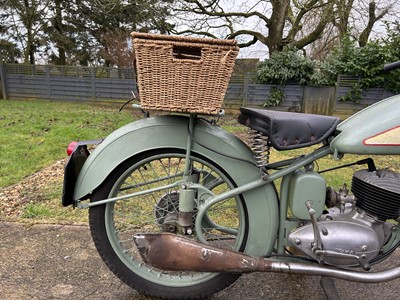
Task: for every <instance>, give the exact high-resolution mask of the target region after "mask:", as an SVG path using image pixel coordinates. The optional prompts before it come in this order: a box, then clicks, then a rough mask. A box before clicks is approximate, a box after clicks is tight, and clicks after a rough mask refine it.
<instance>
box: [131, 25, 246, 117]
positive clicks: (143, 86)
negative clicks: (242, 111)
mask: <svg viewBox="0 0 400 300" xmlns="http://www.w3.org/2000/svg"><path fill="white" fill-rule="evenodd" d="M131 35H132V38H133V47H134V51H135V65H136V74H137V81H138V82H137V83H138V87H139V96H140V101H141V107H142V108H143V109H145V110H163V111H174V112H184V113H196V114H217V113H219V111H220V109H221V106H222V103H223V100H224V97H225V92H226V89H227V88H228V83H229V79H230V77H231V74H232V71H233V67H234V64H235V59H236V56H237V54H238V52H239V48H238V47H237V45H236V42H235V41H234V40H219V39H206V38H193V37H182V36H168V35H160V34H148V33H138V32H133V33H132V34H131Z"/></svg>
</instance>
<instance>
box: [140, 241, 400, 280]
mask: <svg viewBox="0 0 400 300" xmlns="http://www.w3.org/2000/svg"><path fill="white" fill-rule="evenodd" d="M134 241H135V244H136V246H137V248H138V250H139V253H140V255H141V256H142V259H143V261H144V262H145V263H146V264H149V265H151V266H153V267H156V268H158V269H162V270H171V271H194V272H223V273H251V272H276V273H289V274H302V275H317V276H323V277H332V278H339V279H344V280H350V281H356V282H363V283H379V282H386V281H389V280H393V279H396V278H399V277H400V266H397V267H394V268H392V269H389V270H387V271H381V272H368V273H367V272H356V271H348V270H343V269H336V268H334V267H330V266H325V265H316V264H305V263H295V262H287V261H276V260H272V259H266V258H262V257H253V256H249V255H247V254H244V253H240V252H234V251H231V250H226V249H219V248H216V247H213V246H210V245H207V244H202V243H199V242H196V241H194V240H191V239H188V238H184V237H182V236H178V235H174V234H168V233H166V234H137V235H135V236H134Z"/></svg>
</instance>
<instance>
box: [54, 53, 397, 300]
mask: <svg viewBox="0 0 400 300" xmlns="http://www.w3.org/2000/svg"><path fill="white" fill-rule="evenodd" d="M177 49H178V52H179V53H178V54H179V55H180V56H182V55H183V56H185V55H188V54H187V53H186V54H185V53H183V52H184V51H183V50H182V47H181V46H180V47H178V48H177ZM189 50H190V53H189V54H190V55H196V54H197V51H195V50H193V49H189ZM184 59H187V58H184ZM189 60H190V61H192V60H196V59H192V58H190V59H189ZM185 62H186V61H185ZM395 68H400V62H396V63H393V64H390V65H387V66H386V69H387V70H389V69H395ZM139 82H140V78H139ZM139 88H140V86H139ZM139 94H140V95H141V94H142V91H141V90H139ZM142 108H143V107H142ZM218 118H219V115H218V114H217V115H214V117H213V118H211V119H210V118H209V117H208V118H205V117H203V116H202V114H201V113H188V114H182V113H179V114H173V113H171V114H168V115H157V116H154V117H147V115H146V118H143V119H141V120H139V121H135V122H132V123H130V124H127V125H125V126H124V127H122V128H119V129H118V130H116V131H115V132H113V133H112V134H110V135H109V136H108V137H106V138H105V139H104V140H98V141H85V142H79V143H74V144H71V145H70V158H69V161H68V163H67V165H66V167H65V177H64V193H63V199H62V203H63V205H64V206H69V205H72V206H74V207H77V208H89V222H90V230H91V234H92V236H93V240H94V243H95V245H96V248H97V250H98V252H99V253H100V255H101V257H102V258H103V260H104V262H105V263H106V264H107V266H108V267H109V268H110V270H111V271H113V272H114V273H115V274H116V275H117V276H118V277H119V278H120V279H121V280H122V281H123V282H125V283H126V284H128V285H129V286H131V287H132V288H134V289H136V290H138V291H139V292H141V293H143V294H146V295H150V296H155V297H161V298H165V299H204V298H207V297H209V296H211V295H212V294H214V293H216V292H218V291H220V290H222V289H224V288H226V287H227V286H229V285H230V284H232V283H233V282H234V281H235V280H236V279H237V278H238V277H239V276H240V275H241V274H242V273H247V272H254V271H265V272H287V273H293V274H304V275H319V276H323V277H334V278H341V279H347V280H354V281H358V282H368V283H376V282H383V281H388V280H393V279H396V278H399V277H400V266H396V267H394V268H392V269H390V270H387V271H382V272H378V273H375V272H369V270H370V268H371V266H372V265H374V264H378V263H380V262H381V261H383V260H385V259H386V258H387V257H388V256H389V255H390V254H392V253H393V252H394V251H395V249H396V248H397V247H398V246H399V245H400V233H399V232H400V231H399V230H397V229H398V226H399V221H400V174H399V173H396V172H394V171H390V170H387V169H382V168H377V167H376V166H375V164H374V161H373V160H372V159H370V158H369V159H363V160H361V161H357V162H354V164H358V165H364V166H365V167H364V168H362V169H361V170H359V171H356V172H355V173H354V174H353V177H352V179H351V188H350V190H348V189H347V188H346V187H344V188H342V189H340V190H339V191H335V190H334V189H333V188H330V187H327V184H326V181H325V179H324V177H323V176H322V175H321V174H322V173H323V172H324V171H329V170H324V171H319V170H318V168H317V167H316V164H315V162H316V161H317V160H318V159H320V158H323V157H326V156H331V157H332V158H333V159H336V160H338V161H340V159H341V158H342V157H343V155H345V154H347V153H352V154H367V155H399V154H400V96H394V97H391V98H388V99H385V100H382V101H380V102H378V103H376V104H374V105H371V106H369V107H368V108H366V109H364V110H362V111H360V112H359V113H357V114H355V115H353V116H352V117H350V118H348V119H347V120H345V121H344V122H340V121H339V119H338V118H336V117H331V116H320V115H311V114H301V113H290V112H278V111H270V110H262V109H254V108H242V109H241V114H240V116H239V119H238V121H239V123H240V124H242V125H243V126H247V127H249V128H250V130H251V143H250V144H247V143H245V142H244V141H242V140H240V139H239V138H238V137H236V136H234V135H232V134H230V133H228V132H227V131H225V130H223V129H221V128H220V127H219V126H218V125H217V119H218ZM90 144H97V146H96V147H95V149H94V150H93V151H92V152H90V151H89V150H88V149H89V147H88V145H90ZM318 144H319V145H320V147H319V148H316V147H315V146H314V147H313V149H315V150H314V151H312V152H311V153H310V154H307V155H301V156H299V157H294V158H292V159H288V160H284V161H278V162H270V161H269V150H270V148H271V147H272V148H274V149H276V150H278V151H282V150H291V149H300V148H305V147H310V146H313V145H318ZM354 164H351V165H354ZM348 166H349V164H346V165H342V166H338V167H337V168H340V167H348ZM277 181H279V182H280V190H279V192H278V190H277V188H276V182H277Z"/></svg>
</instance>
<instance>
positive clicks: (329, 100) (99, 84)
mask: <svg viewBox="0 0 400 300" xmlns="http://www.w3.org/2000/svg"><path fill="white" fill-rule="evenodd" d="M0 77H1V83H2V84H1V87H2V88H0V91H2V94H3V98H5V99H52V100H72V101H88V100H89V101H116V100H128V99H130V98H131V96H132V95H131V93H132V92H137V86H136V83H135V73H134V70H133V69H122V68H106V67H98V68H96V67H71V66H51V65H45V66H41V65H21V64H1V63H0ZM255 77H256V76H255V74H254V73H247V74H245V75H234V76H232V78H231V80H230V83H229V86H228V90H227V92H226V96H225V100H224V108H226V109H230V108H233V109H238V108H239V107H241V106H250V107H263V104H264V103H265V102H266V100H267V98H268V96H269V94H270V90H271V88H272V87H273V86H274V85H271V84H260V83H258V82H257V80H256V78H255ZM354 80H357V79H354V78H353V79H351V78H348V77H339V78H338V82H337V84H336V86H335V87H309V86H300V85H296V84H287V85H286V86H285V87H284V93H285V98H284V100H283V101H282V103H281V104H280V105H279V106H277V107H273V108H268V109H274V110H281V111H296V112H306V113H318V114H325V115H337V116H339V117H341V118H342V119H344V118H346V117H348V116H350V115H352V114H353V113H354V112H356V111H358V110H360V109H362V108H364V107H366V106H368V105H371V104H373V103H375V102H377V101H379V100H381V99H384V98H386V97H388V96H391V95H392V94H391V93H389V92H387V91H385V90H384V89H383V88H374V89H368V90H367V91H365V92H364V93H363V95H362V99H361V100H360V101H359V103H355V102H348V101H347V102H341V101H339V100H338V99H339V98H340V97H341V96H342V95H345V94H346V93H347V92H348V91H349V90H350V89H351V86H350V85H351V84H349V83H351V82H352V81H353V82H354ZM171 84H173V83H171Z"/></svg>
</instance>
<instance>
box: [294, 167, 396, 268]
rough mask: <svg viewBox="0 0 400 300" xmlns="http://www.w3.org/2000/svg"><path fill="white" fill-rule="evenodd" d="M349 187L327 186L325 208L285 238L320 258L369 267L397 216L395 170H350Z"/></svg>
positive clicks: (298, 248)
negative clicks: (351, 176) (335, 187)
mask: <svg viewBox="0 0 400 300" xmlns="http://www.w3.org/2000/svg"><path fill="white" fill-rule="evenodd" d="M351 191H352V193H353V195H351V194H349V191H348V190H347V188H346V187H344V188H343V189H341V190H339V192H335V191H334V190H333V189H331V188H328V189H327V199H326V202H325V204H326V206H327V207H328V209H327V210H325V211H324V213H323V214H322V215H321V216H317V217H318V219H317V218H316V217H314V216H313V213H314V212H315V210H313V209H312V204H310V203H308V204H307V205H308V211H309V213H310V216H311V219H310V220H311V223H307V225H304V226H302V227H300V228H297V229H295V230H294V231H293V232H291V233H290V235H289V242H290V244H291V245H292V246H293V247H294V248H296V249H297V250H299V251H301V252H302V253H304V254H306V255H308V256H309V257H312V258H314V259H316V260H318V261H319V262H321V263H326V264H331V265H335V266H340V267H350V266H361V267H362V268H363V269H365V270H369V268H370V261H371V260H372V259H374V258H375V257H377V256H378V254H379V252H380V250H381V248H382V246H383V245H384V244H385V243H386V242H387V240H388V238H389V237H390V235H391V232H392V228H393V225H391V224H390V223H388V222H386V221H387V220H392V219H394V220H397V221H399V220H400V174H399V173H396V172H393V171H389V170H377V171H373V172H370V171H368V170H360V171H357V172H355V173H354V175H353V179H352V184H351Z"/></svg>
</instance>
